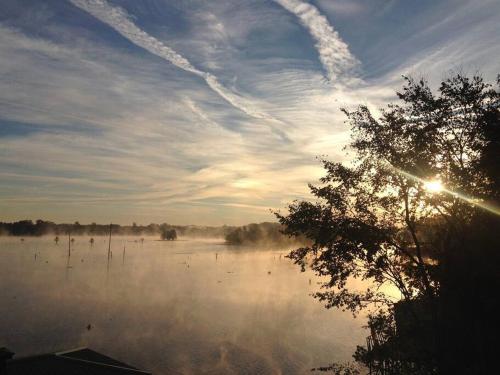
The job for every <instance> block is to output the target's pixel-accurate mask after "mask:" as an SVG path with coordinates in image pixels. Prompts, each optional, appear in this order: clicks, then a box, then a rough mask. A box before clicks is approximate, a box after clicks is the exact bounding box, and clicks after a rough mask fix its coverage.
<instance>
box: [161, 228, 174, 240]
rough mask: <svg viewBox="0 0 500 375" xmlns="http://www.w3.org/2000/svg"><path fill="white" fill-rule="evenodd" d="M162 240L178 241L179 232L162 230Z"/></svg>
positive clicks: (167, 229)
mask: <svg viewBox="0 0 500 375" xmlns="http://www.w3.org/2000/svg"><path fill="white" fill-rule="evenodd" d="M161 239H162V240H168V241H173V240H176V239H177V232H176V231H175V229H169V228H162V231H161Z"/></svg>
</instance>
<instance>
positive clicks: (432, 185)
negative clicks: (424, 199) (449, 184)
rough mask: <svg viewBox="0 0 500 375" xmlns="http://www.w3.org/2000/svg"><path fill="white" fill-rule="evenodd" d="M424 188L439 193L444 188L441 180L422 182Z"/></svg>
mask: <svg viewBox="0 0 500 375" xmlns="http://www.w3.org/2000/svg"><path fill="white" fill-rule="evenodd" d="M424 189H425V190H427V191H428V192H429V193H440V192H442V191H443V190H444V187H443V184H442V183H441V181H439V180H431V181H426V182H424Z"/></svg>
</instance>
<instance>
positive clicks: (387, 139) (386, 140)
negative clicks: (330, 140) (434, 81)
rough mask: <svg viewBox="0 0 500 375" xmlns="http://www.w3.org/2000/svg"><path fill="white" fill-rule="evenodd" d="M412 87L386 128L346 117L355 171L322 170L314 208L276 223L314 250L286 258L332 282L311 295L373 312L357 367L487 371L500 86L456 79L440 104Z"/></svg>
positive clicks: (331, 166)
mask: <svg viewBox="0 0 500 375" xmlns="http://www.w3.org/2000/svg"><path fill="white" fill-rule="evenodd" d="M405 80H406V84H405V86H404V87H403V89H402V91H401V92H399V93H398V97H399V99H400V101H399V102H398V103H395V104H391V105H389V106H387V108H385V109H384V110H383V111H382V114H381V116H380V118H375V117H374V116H373V115H372V113H371V112H370V110H369V109H368V108H367V107H366V106H360V107H358V108H357V109H355V110H354V111H349V110H346V109H345V110H344V113H345V114H346V116H347V119H348V123H349V124H350V126H351V129H352V134H353V138H352V142H351V143H350V145H349V146H348V150H349V151H350V152H351V153H352V155H353V160H352V162H351V163H349V164H343V163H337V162H332V161H329V160H322V163H323V166H324V168H325V171H326V174H325V176H324V177H323V178H322V179H321V181H320V184H319V185H317V186H314V185H310V190H311V193H312V195H313V196H314V197H315V200H313V201H295V202H293V203H292V204H290V205H289V207H288V213H287V214H280V213H277V216H278V219H279V221H280V222H281V224H282V225H283V226H284V227H285V228H286V233H287V234H289V235H291V236H305V237H306V238H307V239H309V240H310V241H311V244H310V245H309V246H304V247H301V248H298V249H296V250H294V251H292V252H291V253H290V255H289V257H290V258H291V259H293V260H294V262H295V263H297V264H298V265H300V266H301V267H302V269H305V268H306V267H310V268H311V269H312V270H314V271H315V272H316V273H317V274H318V275H321V276H326V277H327V279H328V281H327V282H325V284H324V285H323V289H322V291H320V292H319V293H316V295H315V296H316V297H317V298H318V299H319V300H320V301H322V302H324V303H325V305H326V307H327V308H332V307H337V308H341V309H345V310H350V311H352V312H353V313H355V314H356V313H358V312H359V311H360V310H362V309H365V308H367V309H370V310H369V311H370V312H371V313H370V319H369V323H368V327H369V328H370V332H371V334H370V337H369V339H368V341H367V345H366V346H363V347H359V348H358V350H357V352H356V354H355V358H356V359H357V360H358V361H359V362H362V363H364V364H366V365H368V366H370V368H371V370H373V371H379V373H391V374H405V373H408V374H417V373H418V374H433V373H440V374H448V373H449V374H458V373H467V374H484V373H488V372H487V371H488V370H487V369H488V366H489V365H491V364H492V362H491V361H492V359H493V358H495V357H494V354H493V348H494V347H495V338H494V337H493V334H492V333H491V330H490V329H489V325H490V324H491V323H492V322H493V321H495V320H496V318H495V313H494V312H495V311H496V310H495V309H494V308H493V302H494V301H493V298H492V296H493V295H494V294H496V292H497V291H498V288H499V286H500V285H499V273H498V264H499V259H500V256H499V253H498V250H499V249H498V247H499V246H498V245H499V241H498V238H499V237H498V233H500V220H499V214H500V210H499V209H498V207H499V202H500V199H499V198H500V196H499V195H500V191H499V186H500V185H499V183H500V181H499V179H500V170H499V168H500V93H499V90H498V86H499V85H500V77H499V79H498V81H497V88H494V86H493V85H490V84H487V83H485V82H484V80H483V79H482V78H481V77H479V76H474V77H472V78H469V77H466V76H464V75H461V74H458V75H455V76H453V77H451V78H449V79H447V80H445V81H444V82H442V83H441V85H440V87H439V89H438V92H437V94H435V93H434V92H433V91H432V90H431V88H430V87H429V85H428V84H427V82H426V81H425V80H414V79H412V78H407V77H405ZM431 181H433V183H434V184H435V185H438V186H439V184H440V185H442V186H443V189H434V190H432V189H429V188H428V186H429V182H431ZM438 181H439V182H438ZM353 279H362V280H365V281H366V283H365V284H363V285H369V286H368V287H366V288H364V289H356V288H354V287H352V285H359V283H358V284H355V283H352V282H351V281H352V280H353ZM389 287H391V288H389ZM394 289H396V290H397V291H398V293H397V294H396V295H394V293H389V292H388V291H389V290H394ZM495 365H496V364H495ZM332 368H335V369H337V370H338V369H339V367H338V366H337V367H330V369H332ZM346 371H347V370H346Z"/></svg>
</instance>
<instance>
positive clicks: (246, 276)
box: [0, 237, 365, 374]
mask: <svg viewBox="0 0 500 375" xmlns="http://www.w3.org/2000/svg"><path fill="white" fill-rule="evenodd" d="M113 250H114V252H115V255H116V254H120V251H123V253H122V257H121V258H122V259H120V256H119V255H118V256H115V257H112V256H110V257H109V258H108V239H107V238H104V237H96V238H95V239H94V243H93V244H90V242H89V238H79V237H75V241H74V242H73V243H72V244H71V252H70V253H68V249H65V248H64V246H56V244H55V243H54V239H53V237H50V238H26V239H25V241H24V242H20V241H19V239H16V238H1V239H0V285H1V286H2V287H1V289H0V298H1V301H2V303H1V305H0V316H1V317H2V319H0V346H3V345H5V346H8V347H9V348H11V349H12V350H13V351H15V352H17V353H18V354H21V355H23V354H32V353H39V352H46V351H52V350H61V349H67V348H71V347H77V346H90V347H92V348H94V349H96V350H98V351H102V352H103V353H107V354H109V355H111V356H113V357H115V358H117V359H122V360H124V361H125V362H128V363H131V364H134V365H136V366H138V367H140V368H145V369H148V370H152V371H153V372H154V373H155V374H176V373H179V374H191V373H193V374H194V373H196V374H226V373H227V374H233V373H235V374H236V373H238V374H278V373H283V374H297V373H310V371H309V369H310V368H311V367H315V366H318V365H324V364H327V363H329V362H331V361H332V360H346V359H349V358H350V355H351V353H352V352H353V350H354V348H355V345H356V344H358V343H361V342H363V340H364V336H365V332H364V331H363V330H362V329H361V326H362V324H363V322H362V320H360V319H357V320H354V319H353V318H352V317H351V316H350V315H349V314H344V313H341V312H339V311H333V310H331V311H328V310H325V309H324V308H323V307H322V306H321V304H319V303H318V302H317V301H314V300H313V299H312V298H311V297H310V296H309V293H311V292H313V291H314V290H315V289H316V288H317V284H316V282H315V281H316V280H315V278H314V276H313V275H311V274H309V273H300V272H298V269H297V267H295V266H293V265H292V264H291V263H290V262H289V261H288V260H287V259H285V258H284V257H283V256H282V254H284V251H283V250H276V249H274V250H255V249H248V248H247V249H244V248H238V247H228V246H224V245H221V244H220V243H218V242H216V241H208V240H207V241H182V240H179V241H175V242H172V241H166V242H163V241H155V240H154V239H152V238H146V239H145V240H144V241H139V240H137V241H135V239H134V238H130V237H128V238H113V241H112V243H111V253H112V251H113ZM34 254H36V257H35V256H34ZM108 259H109V262H108ZM311 280H312V281H313V282H311Z"/></svg>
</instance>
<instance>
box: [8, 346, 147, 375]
mask: <svg viewBox="0 0 500 375" xmlns="http://www.w3.org/2000/svg"><path fill="white" fill-rule="evenodd" d="M6 365H7V368H6V370H7V372H6V373H7V374H8V375H32V374H33V375H34V374H36V375H63V374H64V375H68V374H71V375H80V374H81V375H84V374H87V375H108V374H109V375H112V374H135V375H139V374H151V373H150V372H146V371H142V370H138V369H136V368H134V367H132V366H130V365H127V364H126V363H123V362H120V361H117V360H115V359H113V358H110V357H108V356H105V355H103V354H100V353H98V352H96V351H94V350H91V349H88V348H79V349H73V350H69V351H65V352H58V353H50V354H42V355H36V356H30V357H25V358H19V359H12V360H9V361H7V363H6Z"/></svg>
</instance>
